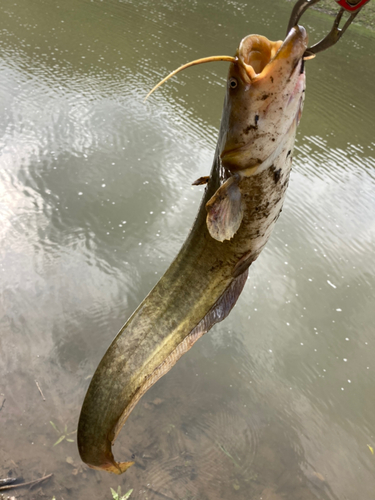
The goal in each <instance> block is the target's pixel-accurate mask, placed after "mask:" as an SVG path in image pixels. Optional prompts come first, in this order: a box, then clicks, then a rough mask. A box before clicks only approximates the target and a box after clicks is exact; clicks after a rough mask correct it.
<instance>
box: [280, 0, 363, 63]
mask: <svg viewBox="0 0 375 500" xmlns="http://www.w3.org/2000/svg"><path fill="white" fill-rule="evenodd" d="M319 1H320V0H298V2H297V3H296V4H295V6H294V7H293V10H292V14H291V16H290V20H289V24H288V31H287V33H289V31H290V30H291V29H292V28H293V26H295V25H296V24H298V21H299V20H300V18H301V16H302V14H303V13H304V12H305V11H306V10H307V9H308V8H309V7H311V6H312V5H315V4H316V3H318V2H319ZM336 1H337V3H338V4H339V5H340V7H341V8H340V10H339V12H338V14H337V15H336V17H335V20H334V22H333V26H332V29H331V31H330V32H329V33H328V35H327V36H326V37H324V38H323V39H322V40H320V42H318V43H316V44H315V45H313V46H312V47H308V48H307V49H306V51H305V53H304V58H309V57H314V56H315V54H317V53H318V52H321V51H322V50H326V49H328V48H329V47H332V45H335V43H337V42H338V40H339V39H340V38H341V37H342V35H343V34H344V33H345V31H346V30H347V28H348V27H349V26H350V24H351V23H352V22H353V20H354V18H355V17H356V16H357V14H358V13H359V11H360V10H361V9H362V7H363V6H364V5H365V4H366V3H367V2H368V1H369V0H336ZM345 11H347V12H349V13H350V15H349V17H348V19H347V20H346V22H345V24H344V26H343V27H342V28H339V26H340V22H341V18H342V16H343V14H344V12H345Z"/></svg>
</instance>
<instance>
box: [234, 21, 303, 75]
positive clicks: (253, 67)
mask: <svg viewBox="0 0 375 500" xmlns="http://www.w3.org/2000/svg"><path fill="white" fill-rule="evenodd" d="M307 41H308V36H307V33H306V30H305V28H303V27H302V26H294V27H293V28H292V29H291V30H290V32H289V33H288V35H287V37H286V38H285V40H284V41H281V40H279V41H277V42H271V41H270V40H268V38H266V37H264V36H261V35H249V36H247V37H245V38H243V40H242V41H241V43H240V45H239V47H238V50H237V54H236V55H237V58H238V63H239V66H240V68H241V70H242V71H241V75H242V77H243V79H244V81H245V82H247V83H254V82H256V81H259V80H261V79H263V78H266V77H267V76H272V73H273V72H274V71H275V68H276V67H277V66H278V65H279V63H280V62H281V61H282V60H285V59H290V58H293V59H295V61H296V63H297V62H298V61H299V60H300V59H301V58H302V56H303V54H304V52H305V50H306V47H307Z"/></svg>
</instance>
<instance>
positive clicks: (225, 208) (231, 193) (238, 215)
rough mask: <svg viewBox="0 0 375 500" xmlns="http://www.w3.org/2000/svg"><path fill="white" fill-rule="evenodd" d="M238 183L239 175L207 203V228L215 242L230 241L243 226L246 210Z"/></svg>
mask: <svg viewBox="0 0 375 500" xmlns="http://www.w3.org/2000/svg"><path fill="white" fill-rule="evenodd" d="M238 181H239V176H238V175H233V176H232V177H230V178H229V179H228V180H227V181H225V182H224V184H223V185H222V186H220V188H219V189H218V190H217V191H216V193H215V194H214V195H213V196H212V198H211V199H210V200H208V202H207V203H206V210H207V219H206V220H207V227H208V231H209V233H210V235H211V236H212V237H213V238H214V239H215V240H218V241H224V240H230V239H231V238H233V236H234V235H235V234H236V232H237V230H238V228H239V227H240V225H241V222H242V217H243V211H244V209H243V202H242V196H241V191H240V188H239V187H238Z"/></svg>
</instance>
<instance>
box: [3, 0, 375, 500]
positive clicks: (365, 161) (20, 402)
mask: <svg viewBox="0 0 375 500" xmlns="http://www.w3.org/2000/svg"><path fill="white" fill-rule="evenodd" d="M290 9H291V4H290V3H289V2H277V3H276V2H272V1H271V0H267V1H265V0H263V1H262V2H253V3H252V4H249V5H246V4H244V3H241V2H237V1H227V2H219V1H218V0H212V1H210V2H203V1H200V2H197V1H193V0H186V1H185V2H183V3H181V2H176V1H173V2H171V1H169V2H158V3H154V2H151V1H149V0H143V1H137V2H135V1H130V0H129V1H115V0H107V1H106V2H102V1H98V0H95V1H88V0H74V1H73V0H66V1H65V2H58V1H54V2H51V1H49V0H48V1H47V0H38V1H34V2H29V1H26V0H17V1H16V2H14V0H13V1H12V2H11V1H8V0H3V2H2V5H1V16H0V33H1V35H0V37H1V42H2V50H1V56H0V73H1V78H0V82H1V83H0V109H1V121H0V129H1V132H0V137H1V139H0V147H1V156H0V163H1V169H0V217H1V225H0V235H1V245H0V266H1V267H0V272H1V281H0V290H1V295H0V297H1V301H0V324H1V336H0V352H1V356H0V406H1V410H0V424H1V428H0V447H1V454H0V472H1V473H0V477H6V476H8V475H14V476H23V478H24V480H25V481H29V480H32V479H35V478H36V477H40V475H43V474H48V473H51V472H53V473H54V476H53V479H50V480H49V481H48V482H46V483H45V484H44V485H39V486H37V487H36V489H35V490H33V493H30V492H29V491H28V490H23V489H20V490H16V493H14V494H15V496H16V498H44V496H43V495H45V498H52V497H53V496H55V497H56V500H60V499H65V500H67V499H77V498H79V499H85V498H90V499H103V498H108V499H109V498H111V493H110V490H109V487H110V486H111V487H113V488H115V489H117V486H118V485H121V487H122V491H123V493H124V492H126V491H127V490H128V489H130V488H133V489H134V491H133V494H132V496H131V499H134V500H135V499H150V500H151V499H155V500H156V499H159V498H160V499H162V498H164V499H165V498H167V499H168V498H169V499H173V500H177V499H186V500H187V499H191V500H192V499H199V500H205V499H210V500H216V499H219V498H220V499H225V500H227V499H228V498H232V497H233V498H238V499H246V500H248V499H260V498H262V499H263V500H281V499H282V498H288V500H297V499H303V500H310V499H316V498H318V499H324V500H326V499H335V500H338V499H340V500H357V499H358V498H361V499H371V498H372V497H373V491H374V487H375V480H374V475H373V468H374V461H375V456H374V455H373V454H372V453H371V449H370V448H369V446H368V445H370V447H374V448H375V436H374V434H375V428H374V427H375V426H374V413H375V400H374V398H373V387H374V383H375V364H374V357H373V352H374V351H373V346H374V326H373V324H374V309H373V304H374V295H375V265H374V261H373V248H374V243H375V224H374V216H373V214H374V201H375V197H374V192H375V175H374V171H375V170H374V167H375V155H374V146H375V144H374V137H373V116H374V113H375V99H374V96H373V80H374V78H375V69H374V65H372V64H371V63H370V62H371V60H372V54H373V48H374V37H373V35H371V34H369V33H368V32H366V31H363V30H360V29H358V28H355V27H352V28H351V29H350V31H349V32H348V33H347V34H346V35H345V37H344V38H343V40H342V41H341V42H340V43H339V45H337V46H336V47H335V48H334V49H332V50H330V51H328V52H326V53H323V54H320V55H319V56H318V57H317V58H316V59H315V60H313V61H310V62H308V63H307V85H308V87H307V94H306V103H305V109H304V115H303V118H302V122H301V125H300V128H299V132H298V137H297V144H296V149H295V155H294V167H293V172H292V177H291V183H290V186H289V191H288V195H287V201H286V203H285V206H284V210H283V214H282V217H281V218H280V219H279V221H278V224H277V226H276V229H275V232H274V234H273V236H272V238H271V240H270V241H269V243H268V245H267V247H266V249H265V250H264V251H263V253H262V255H261V256H260V258H259V259H258V260H257V261H256V263H255V264H254V265H253V266H252V267H251V272H250V278H249V281H248V283H247V285H246V288H245V290H244V292H243V294H242V296H241V298H240V300H239V301H238V305H237V306H236V307H235V309H234V310H233V312H232V313H231V315H230V317H229V318H228V319H227V320H226V321H225V322H223V323H221V324H219V325H217V326H215V327H214V328H213V330H212V331H211V332H210V333H209V334H207V335H206V336H205V337H204V338H203V339H202V340H200V341H199V342H198V343H197V344H196V346H195V347H194V348H193V349H192V350H191V351H190V352H189V353H188V354H186V355H185V356H184V357H183V358H182V359H181V360H180V361H179V362H178V364H177V365H176V366H175V367H174V368H173V369H172V371H171V372H170V373H169V374H168V375H167V376H165V377H164V378H162V379H161V380H160V381H159V382H158V383H157V384H156V385H155V386H154V387H153V388H152V389H151V390H150V391H149V392H148V393H147V394H146V395H145V397H144V398H143V399H142V401H141V402H140V403H139V405H138V406H137V407H136V409H135V410H134V412H133V414H132V415H131V417H130V419H129V420H128V422H127V423H126V425H125V427H124V429H123V431H122V433H121V435H120V438H119V442H118V443H117V444H116V447H115V455H116V457H118V458H119V459H123V460H126V459H129V458H130V456H131V454H132V453H134V454H135V455H136V466H134V467H132V468H131V469H130V470H129V471H128V472H127V473H126V474H125V475H123V476H121V477H116V476H109V475H107V474H105V473H99V472H94V471H92V470H89V469H87V468H86V467H85V466H82V464H81V462H80V459H79V456H78V452H77V448H76V444H75V442H74V443H72V442H68V441H67V440H66V439H64V440H63V441H62V442H60V443H59V444H57V445H56V446H53V444H54V443H55V442H56V441H57V440H58V439H59V437H60V436H61V435H66V434H67V433H71V432H73V434H70V436H67V437H68V439H72V438H73V439H74V440H75V434H74V431H75V429H76V427H77V420H78V415H79V411H80V406H81V404H82V401H83V397H84V394H85V391H86V389H87V387H88V384H89V381H90V377H91V376H92V374H93V372H94V370H95V368H96V366H97V364H98V362H99V360H100V359H101V357H102V355H103V354H104V352H105V350H106V348H107V346H108V345H109V343H110V342H111V340H112V338H113V337H114V335H115V334H116V333H117V331H118V330H119V328H120V327H121V326H122V324H123V323H124V322H125V320H126V319H127V318H128V316H129V315H130V314H131V312H132V311H133V310H134V308H135V307H136V306H137V305H138V304H139V303H140V302H141V300H142V299H143V298H144V296H145V295H146V294H147V293H148V292H149V290H150V289H151V287H152V286H153V285H154V284H155V283H156V281H157V280H158V279H159V278H160V276H161V275H162V274H163V272H164V271H165V270H166V269H167V268H168V265H169V263H170V262H171V260H172V259H173V257H174V256H175V255H176V254H177V252H178V250H179V248H180V246H181V244H182V242H183V241H184V239H185V237H186V234H187V232H188V230H189V228H190V226H191V224H192V222H193V220H194V216H195V213H196V211H197V207H198V204H199V201H200V198H201V196H202V192H203V188H197V187H194V188H193V187H191V182H192V181H194V180H195V179H197V178H198V177H200V176H202V175H208V173H209V170H210V168H211V162H212V157H213V152H214V147H215V143H216V136H217V131H218V127H219V120H220V115H221V107H222V101H223V95H224V90H223V86H224V82H225V78H226V71H227V64H224V63H214V64H210V65H207V66H201V67H199V68H192V69H190V70H189V71H188V72H186V73H182V74H181V75H179V77H178V78H175V79H174V80H172V81H170V82H169V83H168V84H166V85H165V86H164V87H162V88H161V89H160V90H158V91H157V93H155V95H154V96H153V97H152V98H151V99H150V100H149V102H147V103H146V104H144V103H143V98H144V96H145V95H146V93H147V92H148V90H149V89H150V88H151V87H152V86H153V85H154V84H155V83H157V81H158V80H159V79H161V77H163V76H165V75H166V74H167V73H168V72H169V71H171V70H172V69H174V68H176V67H177V66H179V65H180V64H182V63H184V62H187V61H189V60H192V59H195V58H198V57H204V56H209V55H214V54H228V55H231V54H233V53H234V51H235V48H236V47H237V45H238V43H239V41H240V39H241V38H242V37H243V36H245V35H247V34H249V33H254V32H257V33H261V34H263V35H265V36H268V37H269V38H271V39H278V38H282V37H283V36H284V30H285V26H286V25H287V20H288V16H289V13H290ZM330 23H331V20H330V19H328V18H326V17H324V16H322V15H321V14H317V13H308V14H306V15H305V16H304V25H305V27H306V28H307V30H308V32H309V33H310V34H311V38H312V40H313V41H316V40H318V39H319V38H320V37H321V36H322V35H323V34H324V33H326V32H327V31H328V29H329V26H330ZM36 382H37V383H38V384H39V386H40V388H41V390H42V392H43V394H44V397H45V401H43V399H42V396H41V394H40V392H39V390H38V387H37V384H36ZM50 421H52V422H53V423H54V424H55V425H56V426H57V428H58V429H59V431H60V432H57V431H56V430H55V429H54V428H53V427H52V425H51V424H50ZM65 425H66V426H67V431H64V427H65Z"/></svg>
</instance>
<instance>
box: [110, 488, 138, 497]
mask: <svg viewBox="0 0 375 500" xmlns="http://www.w3.org/2000/svg"><path fill="white" fill-rule="evenodd" d="M111 493H112V498H113V500H127V499H128V498H129V497H130V495H131V494H132V493H133V490H129V491H127V492H126V493H125V494H124V495H121V486H119V487H118V488H117V491H115V490H114V489H113V488H111Z"/></svg>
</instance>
